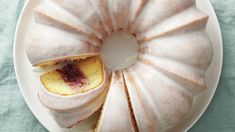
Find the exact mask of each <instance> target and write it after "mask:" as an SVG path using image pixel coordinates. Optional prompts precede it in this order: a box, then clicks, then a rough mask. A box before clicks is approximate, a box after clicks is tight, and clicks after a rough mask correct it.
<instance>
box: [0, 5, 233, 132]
mask: <svg viewBox="0 0 235 132" xmlns="http://www.w3.org/2000/svg"><path fill="white" fill-rule="evenodd" d="M211 3H212V4H213V7H214V9H215V11H216V14H217V16H218V19H219V22H220V26H221V29H222V35H223V44H224V63H223V71H222V76H221V79H220V83H219V86H218V89H217V91H216V94H215V96H214V98H213V100H212V102H211V104H210V106H209V107H208V109H207V111H206V112H205V113H204V114H203V116H202V118H201V119H200V120H199V121H198V122H197V124H196V125H195V126H194V127H193V128H192V129H191V130H190V132H234V131H235V0H211ZM23 4H24V0H0V90H1V91H0V132H32V131H33V132H43V131H47V130H46V129H45V128H44V127H43V126H42V125H41V124H40V123H39V122H38V121H37V119H36V118H35V117H34V116H33V115H32V113H31V111H30V110H29V108H28V107H27V105H26V104H25V102H24V99H23V97H22V95H21V93H20V91H19V88H18V85H17V82H16V78H15V73H14V67H13V60H12V47H13V38H14V31H15V27H16V23H17V20H18V16H19V14H20V11H21V9H22V7H23Z"/></svg>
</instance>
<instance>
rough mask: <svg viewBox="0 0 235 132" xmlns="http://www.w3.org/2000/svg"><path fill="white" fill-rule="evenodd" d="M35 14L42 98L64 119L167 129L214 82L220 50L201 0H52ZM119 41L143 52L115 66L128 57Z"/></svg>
mask: <svg viewBox="0 0 235 132" xmlns="http://www.w3.org/2000/svg"><path fill="white" fill-rule="evenodd" d="M34 20H35V22H34V24H33V25H32V27H31V29H30V31H29V32H28V35H27V40H26V53H27V57H28V59H29V61H30V63H31V64H32V66H33V67H34V72H35V73H37V74H36V77H37V80H38V83H39V88H38V98H39V100H40V102H41V104H42V105H43V106H45V107H46V108H48V109H49V110H50V111H51V113H52V116H53V117H54V119H55V121H56V122H57V123H58V125H59V126H60V127H64V128H66V127H67V128H70V127H73V126H75V124H77V123H78V124H79V123H82V122H83V123H84V125H88V126H91V128H92V129H93V130H94V131H98V132H113V131H115V132H120V131H123V132H129V131H140V132H159V131H165V130H167V129H168V128H171V127H174V126H177V125H179V124H180V123H181V122H182V121H183V120H184V118H185V117H186V116H189V113H190V110H191V108H192V106H193V105H194V98H195V97H196V96H197V95H199V94H200V93H202V92H203V91H205V90H207V87H206V82H205V73H206V71H207V69H208V67H209V65H210V63H211V60H212V57H213V51H212V47H211V41H210V38H209V37H208V35H207V33H206V31H205V27H206V24H207V20H208V16H207V15H206V14H204V13H203V12H201V11H200V10H199V9H197V7H196V4H195V0H45V1H44V2H42V3H41V4H40V5H39V6H38V7H36V8H35V9H34ZM115 36H118V39H117V38H116V39H114V38H115ZM112 37H113V38H112ZM110 38H112V39H110ZM124 41H125V42H126V43H125V42H124ZM110 43H111V44H110ZM130 43H131V45H130ZM132 44H133V45H132ZM105 45H106V46H105ZM107 45H108V46H107ZM120 45H122V46H123V45H124V47H125V45H129V46H132V48H133V47H134V48H133V49H134V50H136V52H135V53H134V52H133V51H130V52H128V53H129V55H128V57H126V56H124V59H123V61H119V62H118V65H116V64H115V65H116V66H112V65H111V66H110V64H111V62H110V60H111V61H113V62H114V63H115V62H116V60H118V58H122V57H123V56H122V55H123V54H124V53H123V52H124V51H120V50H119V46H120ZM134 45H135V46H134ZM123 50H125V49H123ZM103 51H104V52H103ZM132 52H133V53H134V54H132ZM112 53H113V54H116V53H117V54H119V56H118V57H117V56H116V58H115V57H114V56H112ZM128 53H127V54H128ZM130 53H131V55H130ZM125 54H126V53H125ZM109 63H110V64H109ZM94 115H96V116H98V117H99V118H98V120H97V121H96V122H95V124H94V123H91V122H89V121H87V120H88V119H89V117H92V116H94Z"/></svg>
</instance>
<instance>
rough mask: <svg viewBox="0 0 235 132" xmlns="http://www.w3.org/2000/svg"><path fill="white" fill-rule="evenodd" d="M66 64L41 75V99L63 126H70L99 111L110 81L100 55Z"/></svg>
mask: <svg viewBox="0 0 235 132" xmlns="http://www.w3.org/2000/svg"><path fill="white" fill-rule="evenodd" d="M63 63H65V64H64V66H63V67H62V68H58V69H55V70H53V71H50V72H47V73H44V74H42V75H41V76H40V83H41V84H40V86H41V88H39V100H40V101H41V103H42V104H43V105H44V106H45V107H47V108H49V109H51V110H52V113H53V116H54V118H55V119H56V121H57V122H58V124H59V125H60V126H62V127H70V126H72V125H73V124H75V123H76V122H79V121H81V120H84V119H86V118H88V117H89V116H90V115H92V114H93V113H94V112H95V111H97V110H98V109H99V108H100V106H101V105H102V104H103V102H104V98H105V96H106V90H105V88H106V86H107V79H106V73H105V71H104V67H103V64H102V62H101V58H100V57H99V56H93V57H88V58H86V59H84V60H83V59H81V60H76V61H75V60H74V61H69V62H63ZM44 67H46V66H44Z"/></svg>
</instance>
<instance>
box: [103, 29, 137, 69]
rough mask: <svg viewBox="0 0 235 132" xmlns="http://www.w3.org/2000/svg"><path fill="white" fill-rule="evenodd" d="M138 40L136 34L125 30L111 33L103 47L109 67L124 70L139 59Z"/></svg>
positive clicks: (104, 57)
mask: <svg viewBox="0 0 235 132" xmlns="http://www.w3.org/2000/svg"><path fill="white" fill-rule="evenodd" d="M137 55H138V41H137V39H136V37H135V36H134V35H131V34H128V33H125V32H123V31H119V32H115V33H112V34H111V35H109V36H108V37H107V38H106V39H105V40H104V41H103V45H102V47H101V56H102V58H103V60H104V63H105V64H106V66H107V68H109V69H111V70H122V69H125V68H128V67H130V66H131V65H132V64H134V63H135V62H136V60H137Z"/></svg>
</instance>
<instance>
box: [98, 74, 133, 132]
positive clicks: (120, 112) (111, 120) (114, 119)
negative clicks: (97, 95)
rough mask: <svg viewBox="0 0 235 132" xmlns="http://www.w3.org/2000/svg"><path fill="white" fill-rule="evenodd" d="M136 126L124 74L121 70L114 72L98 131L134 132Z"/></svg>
mask: <svg viewBox="0 0 235 132" xmlns="http://www.w3.org/2000/svg"><path fill="white" fill-rule="evenodd" d="M135 127H136V126H135V124H134V119H133V118H132V116H131V110H130V107H129V104H128V97H127V94H126V92H125V85H124V80H123V76H122V74H121V73H120V72H113V74H112V78H111V84H110V88H109V92H108V95H107V98H106V100H105V103H104V106H103V109H102V113H101V116H100V119H99V122H98V125H97V128H96V131H97V132H134V131H135Z"/></svg>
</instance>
